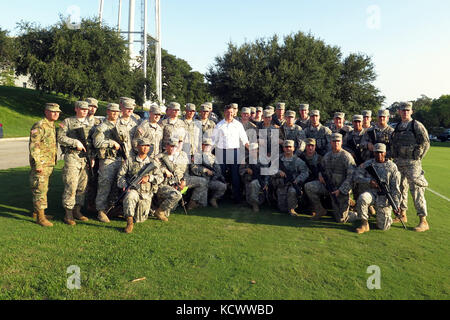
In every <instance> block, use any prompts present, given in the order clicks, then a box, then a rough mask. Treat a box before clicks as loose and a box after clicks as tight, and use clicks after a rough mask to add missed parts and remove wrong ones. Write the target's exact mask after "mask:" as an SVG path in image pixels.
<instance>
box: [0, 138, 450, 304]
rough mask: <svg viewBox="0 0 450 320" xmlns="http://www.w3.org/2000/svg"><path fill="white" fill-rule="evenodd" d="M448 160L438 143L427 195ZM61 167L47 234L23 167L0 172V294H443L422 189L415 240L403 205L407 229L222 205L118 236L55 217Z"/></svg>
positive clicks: (439, 250) (448, 263)
mask: <svg viewBox="0 0 450 320" xmlns="http://www.w3.org/2000/svg"><path fill="white" fill-rule="evenodd" d="M449 161H450V148H444V147H433V148H432V149H431V151H430V152H429V154H428V155H427V157H426V159H425V161H424V169H425V171H426V177H427V179H428V180H429V182H430V188H432V189H433V190H434V191H436V192H439V193H441V194H442V195H445V196H446V197H450V193H449V188H448V186H449V183H448V181H449V179H450V173H449V170H448V169H447V167H446V166H447V165H448V163H450V162H449ZM61 167H62V163H61V162H60V163H59V165H58V167H57V168H56V170H55V172H54V174H53V176H52V179H51V189H50V194H49V203H50V206H49V209H48V213H49V214H54V215H55V221H54V224H55V225H54V227H53V228H43V227H40V226H39V225H37V224H36V223H34V221H33V220H32V218H31V217H30V216H29V213H30V209H31V208H32V205H31V194H30V191H29V184H28V170H29V169H28V168H18V169H10V170H3V171H0V181H1V182H2V183H1V184H0V194H1V201H0V242H1V243H2V246H0V259H1V263H0V299H186V300H190V299H242V300H247V299H286V300H288V299H289V300H291V299H402V300H403V299H449V298H450V274H449V269H450V268H449V267H450V254H449V232H448V230H449V228H450V219H449V216H448V215H449V209H448V206H449V202H447V201H446V200H444V199H442V198H440V197H438V196H436V195H434V194H433V193H431V192H428V191H427V193H426V196H427V201H428V209H429V223H430V227H431V230H430V231H428V232H425V233H416V232H414V231H412V228H413V227H415V226H416V225H417V223H418V218H417V217H416V216H415V210H414V208H413V207H410V209H409V211H408V213H409V217H408V218H409V221H408V223H407V227H408V230H407V231H405V230H403V228H402V227H401V225H394V226H393V227H392V228H391V230H389V231H387V232H383V231H379V230H375V229H372V230H371V231H370V232H369V233H366V234H363V235H357V234H356V233H355V232H354V228H355V226H354V225H351V224H345V225H339V224H337V223H334V222H333V220H332V218H331V217H326V218H325V219H324V220H323V221H319V222H314V221H311V220H310V218H309V217H308V216H306V215H305V216H301V217H299V218H293V217H290V216H287V215H284V214H280V213H277V212H275V211H274V210H269V209H265V210H262V212H261V213H259V214H255V213H252V212H251V210H250V208H246V207H243V206H241V207H236V206H233V205H231V204H223V203H222V204H221V208H220V209H219V210H217V209H214V210H213V209H211V208H205V209H200V210H196V211H194V212H190V213H189V215H185V214H184V213H183V211H182V210H180V209H178V210H177V211H176V212H175V213H173V214H172V215H171V216H170V221H169V222H168V223H163V222H161V221H156V220H148V221H146V222H144V223H141V224H137V225H135V229H134V231H133V233H132V234H129V235H127V234H124V233H123V232H122V229H123V228H124V227H125V225H126V223H125V221H123V220H114V221H112V222H111V223H110V224H102V223H100V222H98V221H96V220H94V219H92V220H90V221H88V222H85V223H81V222H80V223H78V224H77V225H76V226H75V227H70V226H68V225H65V224H64V223H63V222H62V218H63V215H64V213H63V209H62V206H61V194H62V188H63V186H62V180H61ZM410 204H412V202H411V199H410ZM371 226H372V227H373V228H374V221H371ZM71 265H76V266H78V267H79V268H80V274H81V288H80V289H79V290H77V289H74V290H70V289H68V288H67V285H66V284H67V280H68V278H69V277H70V276H71V273H67V268H68V267H69V266H71ZM372 265H377V266H379V267H380V270H381V289H379V290H369V289H368V288H367V285H366V283H367V279H368V278H369V276H371V274H369V273H367V272H366V271H367V268H368V267H369V266H372ZM143 277H145V278H146V279H145V280H142V281H137V282H132V280H134V279H138V278H143Z"/></svg>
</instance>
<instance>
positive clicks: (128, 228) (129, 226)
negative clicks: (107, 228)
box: [124, 217, 133, 233]
mask: <svg viewBox="0 0 450 320" xmlns="http://www.w3.org/2000/svg"><path fill="white" fill-rule="evenodd" d="M124 231H125V233H131V232H132V231H133V217H127V226H126V227H125V229H124Z"/></svg>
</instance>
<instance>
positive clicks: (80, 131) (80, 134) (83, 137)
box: [73, 127, 94, 177]
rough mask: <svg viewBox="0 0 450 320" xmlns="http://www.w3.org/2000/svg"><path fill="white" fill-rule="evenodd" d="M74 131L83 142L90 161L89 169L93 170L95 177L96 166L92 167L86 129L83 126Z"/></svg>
mask: <svg viewBox="0 0 450 320" xmlns="http://www.w3.org/2000/svg"><path fill="white" fill-rule="evenodd" d="M73 132H74V133H75V137H76V139H77V140H78V141H80V142H81V144H82V145H83V147H84V149H85V150H86V153H85V155H86V161H87V163H88V168H89V171H90V172H91V176H92V177H93V176H94V168H92V165H91V158H90V157H89V149H88V142H87V139H86V134H85V133H84V129H83V128H82V127H80V128H76V129H74V130H73Z"/></svg>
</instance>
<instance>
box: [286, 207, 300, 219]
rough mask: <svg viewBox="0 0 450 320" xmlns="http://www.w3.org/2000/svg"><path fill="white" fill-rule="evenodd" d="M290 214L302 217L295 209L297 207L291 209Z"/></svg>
mask: <svg viewBox="0 0 450 320" xmlns="http://www.w3.org/2000/svg"><path fill="white" fill-rule="evenodd" d="M289 214H290V215H291V217H300V215H299V214H298V213H297V212H296V211H295V209H290V210H289Z"/></svg>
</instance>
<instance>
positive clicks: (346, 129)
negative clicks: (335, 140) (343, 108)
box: [330, 123, 353, 139]
mask: <svg viewBox="0 0 450 320" xmlns="http://www.w3.org/2000/svg"><path fill="white" fill-rule="evenodd" d="M330 130H331V133H340V134H342V138H343V139H345V136H346V135H347V134H348V133H350V132H352V131H353V128H352V127H350V126H348V125H344V126H342V128H340V129H338V128H337V127H336V125H335V124H334V123H332V124H331V125H330Z"/></svg>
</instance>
